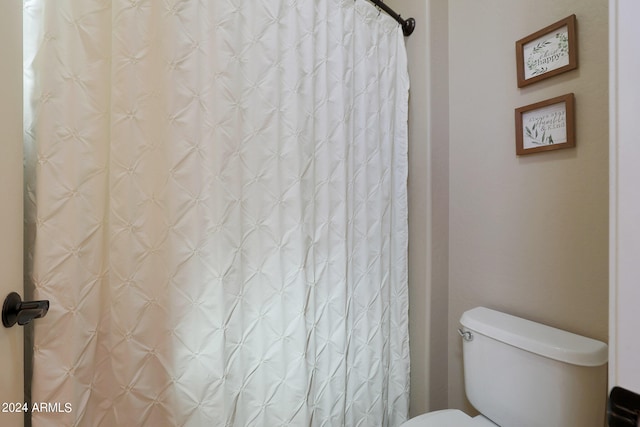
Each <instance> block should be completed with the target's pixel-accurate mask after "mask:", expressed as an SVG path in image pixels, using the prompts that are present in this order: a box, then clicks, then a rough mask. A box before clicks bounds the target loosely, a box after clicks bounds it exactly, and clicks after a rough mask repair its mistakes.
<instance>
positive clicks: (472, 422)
mask: <svg viewBox="0 0 640 427" xmlns="http://www.w3.org/2000/svg"><path fill="white" fill-rule="evenodd" d="M460 323H461V324H462V328H461V329H459V332H460V334H461V336H462V339H463V344H462V353H463V361H464V377H465V390H466V394H467V398H468V399H469V401H470V402H471V404H472V405H473V406H474V407H475V408H476V409H477V410H478V411H479V412H480V413H481V414H482V415H478V416H476V417H474V418H472V417H470V416H468V415H466V414H465V413H464V412H461V411H459V410H452V409H447V410H444V411H435V412H430V413H428V414H423V415H420V416H417V417H415V418H412V419H411V420H409V421H407V422H406V423H404V424H402V427H496V426H497V427H602V426H603V425H604V423H605V406H606V399H607V396H606V394H607V385H606V384H607V368H606V363H607V351H608V350H607V345H606V344H605V343H603V342H600V341H596V340H593V339H590V338H586V337H583V336H580V335H576V334H572V333H570V332H566V331H563V330H560V329H556V328H552V327H549V326H546V325H542V324H540V323H535V322H531V321H529V320H525V319H521V318H519V317H515V316H511V315H508V314H505V313H501V312H498V311H494V310H490V309H488V308H484V307H478V308H474V309H472V310H469V311H467V312H465V313H463V315H462V318H461V319H460Z"/></svg>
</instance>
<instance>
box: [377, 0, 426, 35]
mask: <svg viewBox="0 0 640 427" xmlns="http://www.w3.org/2000/svg"><path fill="white" fill-rule="evenodd" d="M369 1H370V2H371V3H373V4H375V5H376V6H377V7H379V8H380V9H382V10H384V11H385V12H386V13H387V14H388V15H389V16H391V17H392V18H393V19H395V20H396V21H398V23H399V24H400V25H402V33H403V34H404V35H405V37H408V36H410V35H411V33H413V30H415V28H416V20H415V19H413V18H409V19H402V17H401V16H400V15H399V14H397V13H396V12H395V11H394V10H393V9H391V8H390V7H389V6H387V5H386V4H384V2H383V1H382V0H369Z"/></svg>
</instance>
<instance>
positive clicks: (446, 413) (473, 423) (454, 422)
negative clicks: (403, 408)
mask: <svg viewBox="0 0 640 427" xmlns="http://www.w3.org/2000/svg"><path fill="white" fill-rule="evenodd" d="M402 427H498V426H497V424H494V423H492V422H491V421H489V420H488V419H486V418H485V417H483V416H482V415H478V416H477V417H474V418H471V417H470V416H469V415H467V414H465V413H464V412H462V411H459V410H457V409H445V410H442V411H435V412H429V413H428V414H423V415H419V416H417V417H415V418H411V419H410V420H409V421H407V422H406V423H404V424H402Z"/></svg>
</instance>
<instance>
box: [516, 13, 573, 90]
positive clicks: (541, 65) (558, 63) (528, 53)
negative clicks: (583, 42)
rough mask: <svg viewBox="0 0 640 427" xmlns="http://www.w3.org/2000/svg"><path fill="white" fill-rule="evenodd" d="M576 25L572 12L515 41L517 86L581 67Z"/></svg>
mask: <svg viewBox="0 0 640 427" xmlns="http://www.w3.org/2000/svg"><path fill="white" fill-rule="evenodd" d="M576 27H577V22H576V16H575V15H571V16H568V17H566V18H564V19H562V20H560V21H558V22H556V23H555V24H551V25H549V26H548V27H546V28H543V29H542V30H540V31H536V32H535V33H533V34H531V35H529V36H527V37H525V38H523V39H521V40H518V41H517V42H516V61H517V64H516V65H517V72H518V87H524V86H527V85H530V84H532V83H535V82H537V81H540V80H543V79H546V78H549V77H553V76H555V75H558V74H561V73H564V72H566V71H569V70H574V69H576V68H578V39H577V37H576Z"/></svg>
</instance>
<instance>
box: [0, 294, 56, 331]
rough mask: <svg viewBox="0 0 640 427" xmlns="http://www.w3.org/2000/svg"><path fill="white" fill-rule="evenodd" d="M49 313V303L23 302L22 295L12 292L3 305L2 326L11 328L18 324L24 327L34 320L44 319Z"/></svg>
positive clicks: (45, 301) (44, 301) (43, 301)
mask: <svg viewBox="0 0 640 427" xmlns="http://www.w3.org/2000/svg"><path fill="white" fill-rule="evenodd" d="M47 311H49V301H47V300H42V301H22V298H20V295H18V294H17V293H16V292H11V293H10V294H9V295H7V298H5V300H4V304H2V324H3V325H4V327H5V328H10V327H12V326H13V325H15V324H16V323H18V325H20V326H23V325H26V324H27V323H29V322H31V321H32V320H33V319H39V318H41V317H44V316H45V315H46V314H47Z"/></svg>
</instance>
